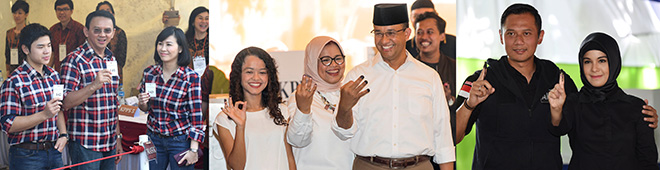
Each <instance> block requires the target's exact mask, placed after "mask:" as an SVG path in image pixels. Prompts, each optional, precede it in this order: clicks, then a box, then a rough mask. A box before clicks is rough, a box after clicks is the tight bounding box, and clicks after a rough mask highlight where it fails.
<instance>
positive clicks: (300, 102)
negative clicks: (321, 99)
mask: <svg viewBox="0 0 660 170" xmlns="http://www.w3.org/2000/svg"><path fill="white" fill-rule="evenodd" d="M314 92H316V83H314V81H312V78H311V77H309V76H307V75H303V77H302V80H301V82H300V85H298V87H297V88H296V106H297V107H298V110H300V111H301V112H302V113H304V114H309V113H310V107H311V106H312V101H313V100H314Z"/></svg>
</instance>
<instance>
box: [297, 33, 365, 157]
mask: <svg viewBox="0 0 660 170" xmlns="http://www.w3.org/2000/svg"><path fill="white" fill-rule="evenodd" d="M344 57H345V56H344V54H343V52H342V50H341V46H340V45H339V42H337V40H335V39H332V38H330V37H326V36H319V37H315V38H314V39H312V40H311V41H310V42H309V44H307V48H306V49H305V75H303V77H302V81H301V84H300V85H299V86H298V87H297V89H296V92H294V94H295V95H292V97H291V98H289V100H288V106H289V113H292V114H294V115H293V118H292V119H291V121H290V122H289V130H288V131H287V139H288V142H289V144H291V146H293V155H294V157H295V158H296V166H297V168H299V169H315V170H324V169H328V170H334V169H351V168H352V167H353V158H354V154H353V152H351V150H350V139H349V140H345V141H343V140H341V139H339V138H338V137H337V136H336V135H335V134H334V133H333V132H332V129H331V128H330V124H331V123H332V119H333V118H334V117H335V109H336V107H337V102H339V88H341V83H342V79H343V78H344V69H345V64H344V61H345V58H344Z"/></svg>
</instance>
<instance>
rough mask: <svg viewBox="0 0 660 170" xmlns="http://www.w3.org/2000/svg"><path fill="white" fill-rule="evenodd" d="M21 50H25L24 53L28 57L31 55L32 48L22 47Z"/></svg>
mask: <svg viewBox="0 0 660 170" xmlns="http://www.w3.org/2000/svg"><path fill="white" fill-rule="evenodd" d="M21 49H23V53H25V55H28V54H29V53H30V48H29V47H27V46H26V45H21Z"/></svg>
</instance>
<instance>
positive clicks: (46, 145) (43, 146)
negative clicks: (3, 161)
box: [14, 142, 55, 150]
mask: <svg viewBox="0 0 660 170" xmlns="http://www.w3.org/2000/svg"><path fill="white" fill-rule="evenodd" d="M53 146H55V142H37V143H33V142H23V143H20V144H16V145H14V147H18V148H23V149H29V150H48V149H51V148H53Z"/></svg>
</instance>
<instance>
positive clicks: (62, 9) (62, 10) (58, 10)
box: [55, 8, 71, 12]
mask: <svg viewBox="0 0 660 170" xmlns="http://www.w3.org/2000/svg"><path fill="white" fill-rule="evenodd" d="M70 10H71V8H55V11H57V12H64V11H70Z"/></svg>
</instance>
